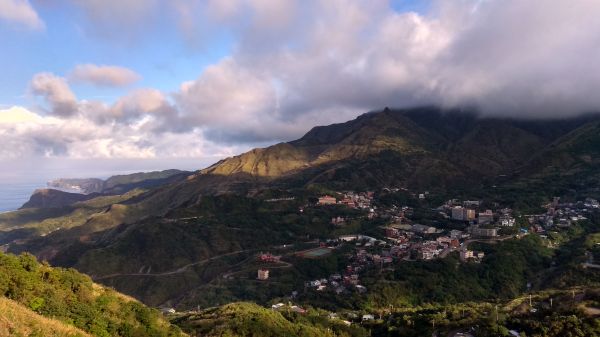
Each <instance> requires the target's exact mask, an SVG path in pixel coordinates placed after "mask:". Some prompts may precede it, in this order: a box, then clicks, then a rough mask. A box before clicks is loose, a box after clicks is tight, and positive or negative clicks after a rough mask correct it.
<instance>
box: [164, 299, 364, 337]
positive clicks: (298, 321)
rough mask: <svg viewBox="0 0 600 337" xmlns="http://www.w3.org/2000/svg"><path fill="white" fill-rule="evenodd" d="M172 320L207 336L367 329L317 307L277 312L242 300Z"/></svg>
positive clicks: (327, 336) (328, 334)
mask: <svg viewBox="0 0 600 337" xmlns="http://www.w3.org/2000/svg"><path fill="white" fill-rule="evenodd" d="M171 321H172V322H173V323H174V324H178V325H179V326H181V327H182V329H184V330H185V331H186V332H189V333H190V334H194V335H198V336H207V337H211V336H215V337H216V336H239V337H244V336H252V337H279V336H289V337H300V336H303V337H304V336H306V337H309V336H324V337H334V336H340V337H342V336H344V337H346V336H347V337H350V336H356V337H363V336H365V337H366V336H368V333H367V331H366V330H364V329H362V328H360V327H357V326H355V327H348V326H346V325H345V324H344V323H342V322H341V321H339V320H329V319H328V318H327V316H326V315H323V312H319V311H317V310H309V311H308V312H307V313H306V314H298V313H295V312H293V311H291V310H289V309H284V310H282V312H278V311H274V310H271V309H265V308H263V307H261V306H258V305H256V304H253V303H245V302H241V303H231V304H227V305H224V306H222V307H219V308H212V309H207V310H203V311H200V312H197V313H190V314H184V315H176V316H174V317H173V318H172V320H171Z"/></svg>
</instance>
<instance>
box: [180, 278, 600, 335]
mask: <svg viewBox="0 0 600 337" xmlns="http://www.w3.org/2000/svg"><path fill="white" fill-rule="evenodd" d="M573 291H576V292H578V293H579V295H578V299H577V301H573V300H572V299H570V298H569V291H548V292H542V293H534V294H532V299H533V300H532V302H531V303H532V304H534V305H535V306H536V307H537V308H538V309H537V310H531V309H532V307H531V305H529V304H528V301H527V298H526V297H519V298H514V299H510V300H507V301H501V302H461V303H457V304H453V305H442V304H429V305H425V306H412V307H400V308H395V307H387V308H380V309H378V310H373V311H369V310H363V311H337V312H329V311H326V310H320V309H314V308H308V309H303V308H300V309H301V310H302V312H301V313H298V312H295V310H294V308H292V307H290V306H289V304H288V305H286V304H283V303H282V304H281V305H282V306H281V307H280V309H277V310H272V309H265V308H263V307H260V306H257V305H255V304H251V303H231V304H227V305H224V306H222V307H217V308H210V309H205V310H201V311H199V312H190V313H183V314H176V315H172V316H171V321H172V322H174V323H176V324H178V325H180V326H181V327H182V329H184V330H185V331H187V332H189V333H191V334H197V335H200V336H240V337H246V336H248V337H250V336H252V337H275V336H292V337H294V336H348V337H349V336H353V337H362V336H374V337H388V336H389V337H391V336H407V337H422V336H478V337H492V336H494V337H495V336H533V337H542V336H543V337H564V336H582V337H594V336H597V335H598V334H599V333H600V325H599V324H598V312H599V310H598V309H594V308H593V306H594V305H597V304H598V302H597V301H598V299H599V298H600V297H599V290H598V289H589V290H586V291H583V292H582V290H580V289H573ZM551 301H552V302H553V303H554V305H553V306H552V307H551V306H550V302H551ZM298 308H299V307H297V306H296V307H295V309H296V310H297V309H298ZM363 315H367V316H371V318H367V319H366V320H365V319H362V318H363V317H365V316H363ZM510 331H513V332H515V333H516V334H511V332H510ZM460 333H463V334H460Z"/></svg>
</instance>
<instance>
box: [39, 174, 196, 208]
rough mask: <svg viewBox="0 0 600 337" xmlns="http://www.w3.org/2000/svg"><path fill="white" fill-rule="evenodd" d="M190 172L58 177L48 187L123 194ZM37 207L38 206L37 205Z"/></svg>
mask: <svg viewBox="0 0 600 337" xmlns="http://www.w3.org/2000/svg"><path fill="white" fill-rule="evenodd" d="M189 173H190V172H187V171H181V170H174V169H172V170H164V171H152V172H138V173H132V174H124V175H116V176H112V177H109V178H108V179H106V180H102V179H98V178H87V179H70V178H60V179H55V180H52V181H49V182H48V186H49V187H53V188H58V189H64V190H67V191H78V192H80V193H82V194H92V193H101V194H123V193H126V192H128V191H130V190H133V189H136V188H152V187H156V186H160V185H163V184H167V183H172V182H175V181H178V180H181V179H183V178H184V177H185V176H186V175H188V174H189ZM38 207H39V206H38Z"/></svg>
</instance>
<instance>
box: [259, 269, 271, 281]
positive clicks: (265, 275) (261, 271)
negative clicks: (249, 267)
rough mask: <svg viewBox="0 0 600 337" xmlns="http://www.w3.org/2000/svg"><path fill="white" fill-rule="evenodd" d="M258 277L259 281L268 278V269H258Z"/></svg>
mask: <svg viewBox="0 0 600 337" xmlns="http://www.w3.org/2000/svg"><path fill="white" fill-rule="evenodd" d="M258 279H259V280H261V281H265V280H268V279H269V270H268V269H259V270H258Z"/></svg>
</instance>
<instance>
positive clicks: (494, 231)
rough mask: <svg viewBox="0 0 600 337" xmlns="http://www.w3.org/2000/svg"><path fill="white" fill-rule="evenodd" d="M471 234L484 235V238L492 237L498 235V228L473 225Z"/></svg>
mask: <svg viewBox="0 0 600 337" xmlns="http://www.w3.org/2000/svg"><path fill="white" fill-rule="evenodd" d="M471 234H473V236H479V237H484V238H491V237H495V236H498V228H479V227H473V228H472V229H471Z"/></svg>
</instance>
